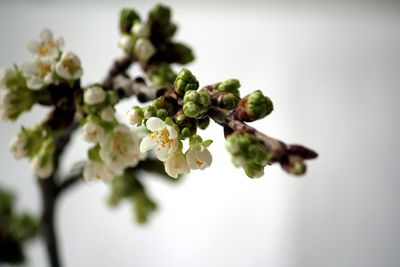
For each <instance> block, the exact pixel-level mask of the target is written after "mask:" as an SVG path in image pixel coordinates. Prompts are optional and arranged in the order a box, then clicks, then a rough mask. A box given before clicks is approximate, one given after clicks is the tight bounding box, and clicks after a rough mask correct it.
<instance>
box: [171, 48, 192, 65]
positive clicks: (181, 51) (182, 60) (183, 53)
mask: <svg viewBox="0 0 400 267" xmlns="http://www.w3.org/2000/svg"><path fill="white" fill-rule="evenodd" d="M173 51H174V54H175V57H176V58H175V60H174V62H176V63H178V64H181V65H186V64H188V63H190V62H192V61H193V60H194V54H193V51H192V49H190V48H189V47H188V46H186V45H184V44H181V43H176V44H174V47H173Z"/></svg>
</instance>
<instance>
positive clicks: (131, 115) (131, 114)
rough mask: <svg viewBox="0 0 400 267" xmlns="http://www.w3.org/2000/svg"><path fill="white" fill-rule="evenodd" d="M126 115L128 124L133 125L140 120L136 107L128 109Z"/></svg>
mask: <svg viewBox="0 0 400 267" xmlns="http://www.w3.org/2000/svg"><path fill="white" fill-rule="evenodd" d="M126 115H127V116H128V122H129V123H130V124H133V125H135V124H137V123H138V122H139V121H141V116H140V110H138V109H136V108H132V109H130V110H128V112H127V113H126Z"/></svg>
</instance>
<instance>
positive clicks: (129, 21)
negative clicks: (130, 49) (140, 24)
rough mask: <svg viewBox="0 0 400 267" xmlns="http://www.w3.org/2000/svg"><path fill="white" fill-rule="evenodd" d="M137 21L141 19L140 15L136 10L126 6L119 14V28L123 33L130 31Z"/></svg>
mask: <svg viewBox="0 0 400 267" xmlns="http://www.w3.org/2000/svg"><path fill="white" fill-rule="evenodd" d="M135 21H140V17H139V15H138V14H137V13H136V11H135V10H133V9H129V8H124V9H122V10H121V13H120V16H119V29H120V31H121V33H129V32H130V30H131V28H132V26H133V24H134V23H135Z"/></svg>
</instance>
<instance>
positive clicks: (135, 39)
mask: <svg viewBox="0 0 400 267" xmlns="http://www.w3.org/2000/svg"><path fill="white" fill-rule="evenodd" d="M150 33H151V28H150V25H149V23H147V22H139V21H136V22H135V23H134V24H133V26H132V29H131V34H127V33H125V34H122V36H121V38H120V40H119V46H120V47H121V48H122V49H123V50H125V51H126V52H132V51H133V52H134V54H135V56H136V57H137V59H138V60H139V61H140V62H142V63H146V62H147V61H148V60H149V59H150V58H151V57H152V56H153V55H154V54H155V53H156V48H155V47H154V45H153V44H152V42H151V41H150V39H149V38H150Z"/></svg>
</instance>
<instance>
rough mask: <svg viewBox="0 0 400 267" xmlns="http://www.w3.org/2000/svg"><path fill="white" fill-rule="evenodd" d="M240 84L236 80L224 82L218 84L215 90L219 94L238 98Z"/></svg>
mask: <svg viewBox="0 0 400 267" xmlns="http://www.w3.org/2000/svg"><path fill="white" fill-rule="evenodd" d="M239 88H240V82H239V80H236V79H230V80H226V81H224V82H222V83H220V84H218V87H217V90H218V91H221V92H229V93H233V94H235V95H237V96H239V90H238V89H239Z"/></svg>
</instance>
